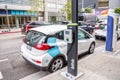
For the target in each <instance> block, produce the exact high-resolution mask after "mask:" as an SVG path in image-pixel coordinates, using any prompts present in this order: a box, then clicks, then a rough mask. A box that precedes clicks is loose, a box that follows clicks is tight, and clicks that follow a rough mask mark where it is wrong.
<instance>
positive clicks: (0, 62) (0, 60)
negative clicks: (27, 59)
mask: <svg viewBox="0 0 120 80" xmlns="http://www.w3.org/2000/svg"><path fill="white" fill-rule="evenodd" d="M4 61H8V59H2V60H0V63H1V62H4Z"/></svg>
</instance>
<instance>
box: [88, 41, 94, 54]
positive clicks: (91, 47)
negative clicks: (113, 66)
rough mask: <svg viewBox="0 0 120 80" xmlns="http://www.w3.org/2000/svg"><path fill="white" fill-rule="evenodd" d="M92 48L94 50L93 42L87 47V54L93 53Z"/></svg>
mask: <svg viewBox="0 0 120 80" xmlns="http://www.w3.org/2000/svg"><path fill="white" fill-rule="evenodd" d="M94 50H95V43H94V42H93V43H92V44H91V45H90V47H89V51H88V53H89V54H92V53H94Z"/></svg>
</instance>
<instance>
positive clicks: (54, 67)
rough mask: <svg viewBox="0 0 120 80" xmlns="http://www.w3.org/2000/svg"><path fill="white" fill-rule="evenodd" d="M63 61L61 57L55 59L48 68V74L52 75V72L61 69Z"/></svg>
mask: <svg viewBox="0 0 120 80" xmlns="http://www.w3.org/2000/svg"><path fill="white" fill-rule="evenodd" d="M64 63H65V61H64V59H63V58H62V57H57V58H55V59H54V60H53V62H52V63H51V65H50V67H49V70H48V71H49V72H50V73H52V72H55V71H57V70H59V69H61V68H63V66H64Z"/></svg>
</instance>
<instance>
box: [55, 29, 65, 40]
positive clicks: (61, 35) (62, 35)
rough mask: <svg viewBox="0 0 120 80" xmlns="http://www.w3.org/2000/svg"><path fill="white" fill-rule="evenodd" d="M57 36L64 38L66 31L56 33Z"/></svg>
mask: <svg viewBox="0 0 120 80" xmlns="http://www.w3.org/2000/svg"><path fill="white" fill-rule="evenodd" d="M56 36H57V38H58V39H61V40H64V31H61V32H59V33H56Z"/></svg>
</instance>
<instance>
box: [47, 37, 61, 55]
mask: <svg viewBox="0 0 120 80" xmlns="http://www.w3.org/2000/svg"><path fill="white" fill-rule="evenodd" d="M47 44H48V45H50V46H55V47H54V48H52V49H50V50H48V54H49V55H50V56H52V57H55V56H57V55H58V54H60V50H59V47H58V45H57V43H56V38H55V37H51V38H48V40H47Z"/></svg>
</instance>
